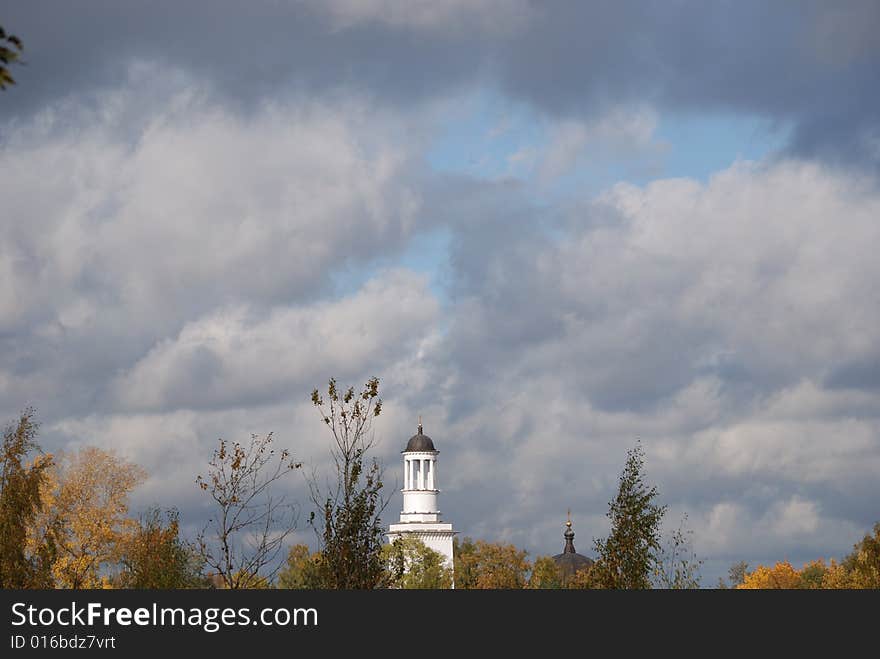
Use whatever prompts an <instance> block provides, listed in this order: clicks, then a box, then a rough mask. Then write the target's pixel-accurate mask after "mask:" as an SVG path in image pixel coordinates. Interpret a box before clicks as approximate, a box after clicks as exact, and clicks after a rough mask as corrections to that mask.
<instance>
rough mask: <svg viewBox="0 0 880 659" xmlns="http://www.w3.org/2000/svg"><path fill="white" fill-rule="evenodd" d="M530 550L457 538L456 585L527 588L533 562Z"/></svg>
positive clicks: (477, 587)
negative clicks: (531, 562) (529, 558)
mask: <svg viewBox="0 0 880 659" xmlns="http://www.w3.org/2000/svg"><path fill="white" fill-rule="evenodd" d="M527 555H528V552H526V551H524V550H520V549H517V548H516V547H515V546H514V545H512V544H504V543H492V542H485V541H483V540H477V541H476V542H474V541H473V540H471V539H470V538H464V539H463V540H462V541H461V542H460V543H459V542H458V538H456V539H455V540H454V541H453V556H454V565H455V587H456V588H476V589H484V590H485V589H493V588H508V589H509V588H525V586H526V583H527V577H528V574H529V571H530V570H531V568H532V566H531V564H530V563H529V561H528V560H527V559H526V556H527Z"/></svg>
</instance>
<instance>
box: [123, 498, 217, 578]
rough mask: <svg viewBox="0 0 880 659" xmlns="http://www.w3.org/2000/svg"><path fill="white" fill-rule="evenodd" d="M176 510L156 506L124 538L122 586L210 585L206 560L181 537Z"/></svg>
mask: <svg viewBox="0 0 880 659" xmlns="http://www.w3.org/2000/svg"><path fill="white" fill-rule="evenodd" d="M178 517H179V516H178V513H177V511H176V510H169V511H167V512H166V513H165V516H164V519H163V515H162V512H161V511H160V510H159V509H158V508H152V509H150V510H148V511H147V512H146V513H144V514H143V515H142V516H141V518H140V520H139V521H138V526H137V528H136V529H135V530H134V531H133V533H132V534H131V535H130V536H129V537H128V538H126V539H125V540H124V541H123V542H122V554H121V556H120V563H121V565H122V571H121V572H120V573H119V575H118V576H117V578H116V580H115V584H116V585H117V586H118V587H120V588H139V589H153V588H167V589H179V588H207V587H208V580H207V579H206V578H205V576H204V575H203V573H202V572H203V571H202V567H203V565H204V564H203V562H202V560H201V557H200V556H199V555H198V552H197V550H196V548H195V547H192V546H190V545H188V544H187V543H185V542H184V541H182V540H181V538H180V535H179V530H180V524H179V521H178Z"/></svg>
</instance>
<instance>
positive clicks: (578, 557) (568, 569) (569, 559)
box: [553, 519, 593, 581]
mask: <svg viewBox="0 0 880 659" xmlns="http://www.w3.org/2000/svg"><path fill="white" fill-rule="evenodd" d="M562 536H563V537H564V538H565V547H563V548H562V553H561V554H556V556H554V557H553V562H554V563H556V566H557V567H558V568H559V571H560V572H561V573H562V580H563V581H568V580H569V579H571V578H572V577H574V575H575V574H577V572H578V570H583V569H584V568H588V567H590V566H591V565H592V564H593V559H591V558H587V557H586V556H584V555H583V554H578V553H577V552H576V551H575V548H574V529H572V528H571V519H569V520H568V521H567V522H566V523H565V533H563V534H562Z"/></svg>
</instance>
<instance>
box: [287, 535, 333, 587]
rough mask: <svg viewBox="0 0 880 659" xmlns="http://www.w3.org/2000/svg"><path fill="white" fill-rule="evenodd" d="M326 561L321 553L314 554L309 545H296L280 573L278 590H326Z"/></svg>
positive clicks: (289, 553) (291, 549)
mask: <svg viewBox="0 0 880 659" xmlns="http://www.w3.org/2000/svg"><path fill="white" fill-rule="evenodd" d="M325 581H326V578H325V576H324V561H323V557H322V556H321V552H319V551H316V552H314V553H312V552H311V551H309V547H308V545H305V544H296V545H293V547H291V548H290V551H289V552H288V554H287V561H286V562H285V564H284V567H283V568H281V571H280V572H278V583H277V586H278V588H286V589H291V590H317V589H321V588H325V587H326V585H325Z"/></svg>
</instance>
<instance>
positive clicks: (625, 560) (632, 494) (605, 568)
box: [594, 443, 666, 589]
mask: <svg viewBox="0 0 880 659" xmlns="http://www.w3.org/2000/svg"><path fill="white" fill-rule="evenodd" d="M643 467H644V451H643V450H642V446H641V444H640V443H637V444H636V446H635V448H633V449H631V450H630V451H629V452H628V453H627V459H626V464H625V466H624V468H623V472H622V473H621V475H620V484H619V488H618V492H617V496H616V497H615V499H614V500H613V501H611V502H610V503H609V510H608V518H609V519H610V520H611V533H610V535H609V536H608V537H607V538H605V539H604V540H603V539H599V540H596V542H595V551H596V554H597V555H598V560H597V561H596V565H595V566H594V570H596V577H597V580H598V582H597V583H599V584H600V585H601V586H602V587H603V588H624V589H633V588H650V587H651V575H652V574H655V573H656V570H657V569H658V566H659V554H660V552H661V546H660V524H661V522H662V520H663V515H664V514H665V513H666V506H659V505H657V504H656V503H655V502H654V501H655V499H656V498H657V488H656V487H653V486H652V487H650V488H649V487H648V486H647V485H646V484H645V482H644V479H643V476H642V469H643Z"/></svg>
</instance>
